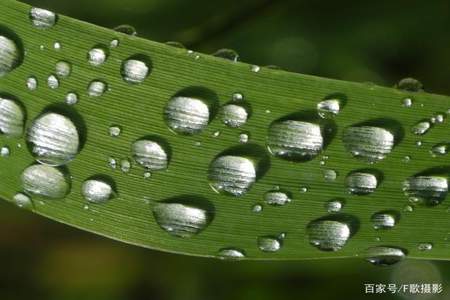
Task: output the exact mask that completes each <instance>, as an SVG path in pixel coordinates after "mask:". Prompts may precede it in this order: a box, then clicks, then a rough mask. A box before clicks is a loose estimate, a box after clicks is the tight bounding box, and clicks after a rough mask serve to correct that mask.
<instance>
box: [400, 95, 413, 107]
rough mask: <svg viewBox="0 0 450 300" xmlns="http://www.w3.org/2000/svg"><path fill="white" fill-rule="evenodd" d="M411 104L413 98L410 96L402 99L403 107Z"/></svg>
mask: <svg viewBox="0 0 450 300" xmlns="http://www.w3.org/2000/svg"><path fill="white" fill-rule="evenodd" d="M412 105H413V100H412V99H411V98H409V97H407V98H404V99H403V100H402V106H403V107H411V106H412Z"/></svg>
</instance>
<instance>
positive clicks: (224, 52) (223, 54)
mask: <svg viewBox="0 0 450 300" xmlns="http://www.w3.org/2000/svg"><path fill="white" fill-rule="evenodd" d="M213 56H216V57H220V58H224V59H228V60H231V61H233V62H237V61H238V60H239V54H238V53H237V52H236V51H234V50H232V49H219V50H217V51H216V52H214V53H213Z"/></svg>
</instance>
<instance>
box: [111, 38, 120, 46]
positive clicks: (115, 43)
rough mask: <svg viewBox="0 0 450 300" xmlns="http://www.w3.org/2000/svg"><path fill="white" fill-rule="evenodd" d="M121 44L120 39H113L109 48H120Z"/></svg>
mask: <svg viewBox="0 0 450 300" xmlns="http://www.w3.org/2000/svg"><path fill="white" fill-rule="evenodd" d="M119 44H120V42H119V40H118V39H113V40H111V42H110V43H109V47H110V48H117V47H118V46H119Z"/></svg>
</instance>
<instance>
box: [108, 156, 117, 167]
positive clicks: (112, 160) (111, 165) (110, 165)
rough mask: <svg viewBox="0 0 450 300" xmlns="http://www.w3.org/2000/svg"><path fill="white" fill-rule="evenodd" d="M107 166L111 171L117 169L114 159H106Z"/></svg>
mask: <svg viewBox="0 0 450 300" xmlns="http://www.w3.org/2000/svg"><path fill="white" fill-rule="evenodd" d="M108 166H109V167H110V168H111V169H115V168H117V161H116V159H115V158H114V157H109V158H108Z"/></svg>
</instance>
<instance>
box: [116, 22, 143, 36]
mask: <svg viewBox="0 0 450 300" xmlns="http://www.w3.org/2000/svg"><path fill="white" fill-rule="evenodd" d="M113 30H114V31H117V32H120V33H124V34H127V35H131V36H135V35H137V31H136V29H135V28H134V27H133V26H131V25H126V24H125V25H119V26H117V27H115V28H114V29H113Z"/></svg>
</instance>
